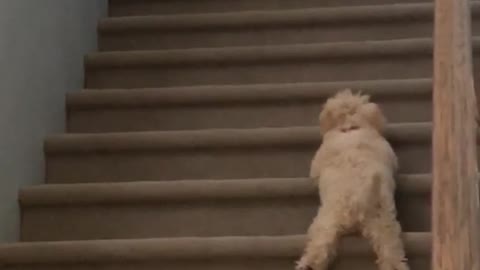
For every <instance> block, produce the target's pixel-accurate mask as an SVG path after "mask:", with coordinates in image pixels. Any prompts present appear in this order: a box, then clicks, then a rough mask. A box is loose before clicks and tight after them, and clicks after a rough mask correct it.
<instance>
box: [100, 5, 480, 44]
mask: <svg viewBox="0 0 480 270" xmlns="http://www.w3.org/2000/svg"><path fill="white" fill-rule="evenodd" d="M433 8H434V6H433V3H414V4H409V3H407V4H404V3H402V4H388V5H385V4H383V5H370V6H365V5H363V6H347V7H327V8H325V7H321V8H304V9H292V10H275V11H271V10H268V11H265V10H255V11H241V12H225V13H208V14H182V15H156V16H129V17H116V18H106V19H103V20H102V21H100V24H99V27H98V30H99V48H100V50H102V51H111V50H114V51H117V50H157V49H180V48H205V47H217V48H218V47H227V46H250V45H277V44H295V43H316V42H338V41H360V40H388V39H400V38H415V37H430V36H431V35H432V32H433ZM479 11H480V2H479V1H473V2H472V13H473V16H474V18H476V17H477V15H478V14H479ZM479 22H480V21H478V20H474V25H473V27H472V29H473V30H474V35H475V34H477V31H478V30H480V29H479V28H480V27H477V24H478V23H479Z"/></svg>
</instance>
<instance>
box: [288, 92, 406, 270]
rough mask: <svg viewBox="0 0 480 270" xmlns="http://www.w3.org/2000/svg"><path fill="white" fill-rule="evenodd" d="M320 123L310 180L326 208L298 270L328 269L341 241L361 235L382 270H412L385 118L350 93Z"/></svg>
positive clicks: (333, 102) (330, 105) (334, 100)
mask: <svg viewBox="0 0 480 270" xmlns="http://www.w3.org/2000/svg"><path fill="white" fill-rule="evenodd" d="M319 120H320V131H321V133H322V136H323V143H322V145H321V147H320V149H318V151H317V153H316V154H315V157H314V159H313V161H312V164H311V169H310V177H311V178H312V179H313V180H314V181H315V183H316V184H317V185H318V187H319V193H320V197H321V201H322V205H321V208H320V209H319V212H318V215H317V217H315V219H314V221H313V223H312V225H311V226H310V228H309V230H308V234H307V237H308V242H307V246H306V248H305V251H304V254H303V256H302V258H301V259H300V260H299V261H298V262H297V268H296V269H297V270H307V269H313V270H325V269H327V268H328V266H329V264H330V262H331V260H332V259H333V258H334V256H335V254H336V249H337V243H338V240H339V238H340V237H341V236H342V235H343V234H346V233H349V232H352V231H359V232H361V233H362V235H363V236H364V237H366V238H367V239H368V240H369V241H370V242H371V244H372V245H373V249H374V251H375V252H376V254H377V257H378V260H377V263H378V266H379V269H380V270H408V269H409V267H408V265H407V263H406V259H405V251H404V247H403V243H402V240H401V238H400V236H401V227H400V224H399V223H398V221H397V220H396V207H395V201H394V190H395V180H394V173H395V172H396V170H397V166H398V165H397V157H396V155H395V153H394V151H393V149H392V147H391V146H390V144H389V143H388V142H387V141H386V139H385V138H384V137H383V130H384V127H385V125H386V119H385V117H384V115H383V113H382V112H381V110H380V108H379V107H378V106H377V104H375V103H372V102H370V101H369V97H368V96H365V95H360V94H353V93H352V91H351V90H350V89H347V90H344V91H341V92H339V93H338V94H336V95H335V96H334V97H331V98H330V99H328V100H327V102H326V104H325V106H324V108H323V110H322V112H321V113H320V117H319Z"/></svg>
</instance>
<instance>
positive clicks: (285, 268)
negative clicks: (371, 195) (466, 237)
mask: <svg viewBox="0 0 480 270" xmlns="http://www.w3.org/2000/svg"><path fill="white" fill-rule="evenodd" d="M340 256H341V255H340ZM297 259H298V258H297V257H291V258H284V257H281V258H271V259H263V260H259V259H255V258H243V259H216V258H213V259H209V260H205V261H185V260H183V261H182V260H175V261H162V260H158V261H157V262H148V261H147V262H142V261H140V262H123V263H104V264H101V263H96V264H88V263H86V264H80V263H79V264H74V265H71V264H62V265H58V264H57V265H38V266H36V265H33V266H32V265H25V266H17V267H9V266H7V267H6V268H4V269H5V270H65V269H69V270H114V269H115V270H117V269H118V270H158V269H169V270H225V269H229V270H292V269H293V268H294V267H295V261H296V260H297ZM409 265H410V266H411V269H412V270H426V269H430V263H429V259H427V258H412V259H409ZM351 269H362V270H377V269H378V268H377V266H376V265H375V263H374V259H373V258H368V259H366V258H365V259H362V258H351V257H349V258H339V260H338V262H337V263H336V264H335V266H332V268H331V270H351Z"/></svg>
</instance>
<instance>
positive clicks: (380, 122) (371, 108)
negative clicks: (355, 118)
mask: <svg viewBox="0 0 480 270" xmlns="http://www.w3.org/2000/svg"><path fill="white" fill-rule="evenodd" d="M361 113H362V114H363V116H364V117H365V118H366V120H367V121H368V123H369V124H370V125H371V126H372V127H374V128H375V129H376V130H377V131H378V132H380V133H383V132H384V131H385V127H386V125H387V119H386V118H385V116H384V115H383V112H382V110H381V109H380V107H379V106H378V105H377V104H375V103H372V102H370V103H367V104H365V105H363V106H362V108H361Z"/></svg>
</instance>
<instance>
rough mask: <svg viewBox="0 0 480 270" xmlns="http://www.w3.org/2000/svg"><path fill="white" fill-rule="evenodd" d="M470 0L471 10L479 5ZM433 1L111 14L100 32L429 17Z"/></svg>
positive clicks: (100, 26) (101, 23)
mask: <svg viewBox="0 0 480 270" xmlns="http://www.w3.org/2000/svg"><path fill="white" fill-rule="evenodd" d="M479 4H480V2H479V1H472V11H473V12H475V11H477V10H478V8H480V5H479ZM432 10H433V3H397V4H384V5H362V6H340V7H314V8H301V9H290V10H249V11H236V12H220V13H203V14H182V15H145V16H126V17H110V18H106V19H102V20H101V21H100V23H99V31H100V32H101V33H118V32H123V31H135V30H150V29H168V30H180V29H204V28H215V27H262V26H272V25H299V24H304V25H305V24H307V25H311V24H315V23H317V24H318V23H330V24H331V23H343V22H365V21H389V22H391V21H392V20H415V19H423V20H431V19H432V17H433V12H432Z"/></svg>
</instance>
